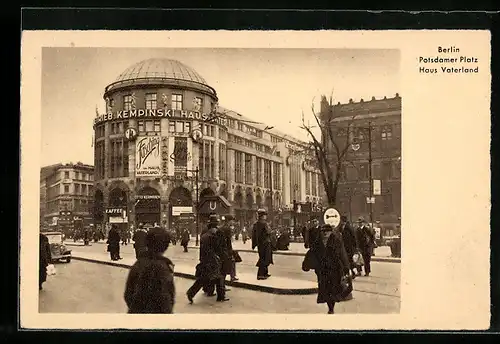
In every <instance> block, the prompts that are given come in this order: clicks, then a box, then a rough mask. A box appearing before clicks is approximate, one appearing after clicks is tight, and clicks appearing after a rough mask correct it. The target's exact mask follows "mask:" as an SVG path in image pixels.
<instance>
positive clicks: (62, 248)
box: [43, 232, 71, 263]
mask: <svg viewBox="0 0 500 344" xmlns="http://www.w3.org/2000/svg"><path fill="white" fill-rule="evenodd" d="M43 234H44V235H45V236H46V237H47V239H49V245H50V253H51V261H52V262H57V261H61V260H65V261H66V263H69V262H71V250H69V249H68V248H67V247H66V245H64V244H63V234H62V233H61V232H45V233H43Z"/></svg>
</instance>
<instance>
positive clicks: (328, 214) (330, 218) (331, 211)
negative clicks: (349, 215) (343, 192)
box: [323, 208, 340, 228]
mask: <svg viewBox="0 0 500 344" xmlns="http://www.w3.org/2000/svg"><path fill="white" fill-rule="evenodd" d="M323 220H324V222H325V224H327V225H330V226H332V227H333V228H337V226H338V225H339V223H340V214H339V212H338V210H337V209H335V208H328V209H326V210H325V213H324V214H323Z"/></svg>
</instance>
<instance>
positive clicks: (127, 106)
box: [123, 94, 132, 111]
mask: <svg viewBox="0 0 500 344" xmlns="http://www.w3.org/2000/svg"><path fill="white" fill-rule="evenodd" d="M123 110H124V111H130V110H132V95H130V94H128V95H126V96H123Z"/></svg>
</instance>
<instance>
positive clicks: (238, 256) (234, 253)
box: [233, 251, 243, 263]
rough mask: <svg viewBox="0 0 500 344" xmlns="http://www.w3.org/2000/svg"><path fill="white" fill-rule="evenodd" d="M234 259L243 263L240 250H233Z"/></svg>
mask: <svg viewBox="0 0 500 344" xmlns="http://www.w3.org/2000/svg"><path fill="white" fill-rule="evenodd" d="M233 259H234V262H235V263H241V262H242V261H243V259H241V256H240V254H239V253H238V251H233Z"/></svg>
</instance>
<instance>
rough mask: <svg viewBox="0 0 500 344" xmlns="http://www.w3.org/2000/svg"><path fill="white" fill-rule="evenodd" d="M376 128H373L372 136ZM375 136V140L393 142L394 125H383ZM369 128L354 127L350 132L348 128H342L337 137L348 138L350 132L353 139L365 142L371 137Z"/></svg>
mask: <svg viewBox="0 0 500 344" xmlns="http://www.w3.org/2000/svg"><path fill="white" fill-rule="evenodd" d="M374 129H375V128H372V135H373V134H374V131H375V130H374ZM376 129H377V130H376V132H375V135H376V137H373V139H376V138H377V137H378V138H379V139H380V140H382V141H386V140H391V139H392V138H393V126H392V125H382V126H380V127H378V128H376ZM368 130H369V129H368V128H359V127H352V128H350V129H349V130H347V129H346V128H341V129H339V130H338V132H337V135H338V136H340V137H342V136H346V135H347V132H348V131H349V135H350V136H351V138H357V139H358V141H359V142H363V141H365V140H367V139H368V137H369V132H368Z"/></svg>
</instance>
